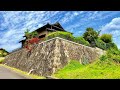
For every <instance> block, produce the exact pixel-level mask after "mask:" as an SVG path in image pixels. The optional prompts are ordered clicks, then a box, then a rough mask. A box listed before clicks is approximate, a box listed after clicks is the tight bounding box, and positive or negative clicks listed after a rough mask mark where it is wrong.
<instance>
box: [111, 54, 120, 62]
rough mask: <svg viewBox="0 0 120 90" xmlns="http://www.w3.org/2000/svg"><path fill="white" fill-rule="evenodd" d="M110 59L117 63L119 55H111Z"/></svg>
mask: <svg viewBox="0 0 120 90" xmlns="http://www.w3.org/2000/svg"><path fill="white" fill-rule="evenodd" d="M111 59H112V60H114V61H115V62H117V63H120V55H112V57H111Z"/></svg>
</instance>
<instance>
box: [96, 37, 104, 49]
mask: <svg viewBox="0 0 120 90" xmlns="http://www.w3.org/2000/svg"><path fill="white" fill-rule="evenodd" d="M95 43H96V47H98V48H101V49H103V50H106V43H105V42H103V41H102V40H101V39H99V38H98V39H96V40H95Z"/></svg>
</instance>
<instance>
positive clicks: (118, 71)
mask: <svg viewBox="0 0 120 90" xmlns="http://www.w3.org/2000/svg"><path fill="white" fill-rule="evenodd" d="M52 76H54V77H57V78H60V79H120V64H117V63H115V62H113V61H109V60H106V61H100V60H97V61H95V62H94V63H92V64H89V65H81V64H80V63H79V62H77V61H71V62H70V63H69V64H68V65H66V66H65V67H64V68H63V69H61V70H59V71H58V72H56V73H55V74H54V75H52Z"/></svg>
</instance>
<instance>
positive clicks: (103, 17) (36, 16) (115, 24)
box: [0, 11, 120, 52]
mask: <svg viewBox="0 0 120 90" xmlns="http://www.w3.org/2000/svg"><path fill="white" fill-rule="evenodd" d="M55 22H59V23H60V24H61V25H62V26H63V28H64V29H65V30H66V31H69V32H72V33H74V34H73V35H74V36H81V35H82V34H83V33H84V32H85V30H86V28H87V27H93V28H94V29H95V30H96V31H99V30H101V34H103V33H109V34H112V35H113V41H114V42H115V43H116V44H117V46H118V48H119V49H120V11H0V48H4V49H6V50H7V51H9V52H11V51H13V50H15V49H17V48H20V47H21V43H19V41H20V40H23V39H24V38H23V36H24V32H25V30H26V29H29V30H30V31H31V32H32V31H34V30H36V29H38V28H40V27H41V26H43V25H45V24H47V23H51V24H53V23H55Z"/></svg>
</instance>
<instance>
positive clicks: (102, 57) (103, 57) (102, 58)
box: [100, 55, 108, 61]
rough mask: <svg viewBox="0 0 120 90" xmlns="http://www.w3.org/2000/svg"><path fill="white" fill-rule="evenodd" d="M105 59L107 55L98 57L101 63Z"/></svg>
mask: <svg viewBox="0 0 120 90" xmlns="http://www.w3.org/2000/svg"><path fill="white" fill-rule="evenodd" d="M106 59H108V57H107V55H102V56H101V57H100V60H101V61H105V60H106Z"/></svg>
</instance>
